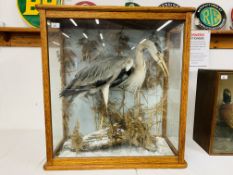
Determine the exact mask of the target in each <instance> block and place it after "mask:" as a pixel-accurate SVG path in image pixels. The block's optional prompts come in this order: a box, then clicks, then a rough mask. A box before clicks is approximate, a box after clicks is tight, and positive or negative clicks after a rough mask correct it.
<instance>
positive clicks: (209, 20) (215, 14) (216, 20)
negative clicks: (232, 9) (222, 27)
mask: <svg viewBox="0 0 233 175" xmlns="http://www.w3.org/2000/svg"><path fill="white" fill-rule="evenodd" d="M211 14H212V15H211ZM200 19H201V21H202V22H203V23H204V24H205V25H207V26H209V27H216V26H217V25H219V24H220V22H221V20H222V15H221V13H220V12H219V11H218V10H217V9H215V8H213V7H209V8H205V9H203V10H202V12H201V13H200Z"/></svg>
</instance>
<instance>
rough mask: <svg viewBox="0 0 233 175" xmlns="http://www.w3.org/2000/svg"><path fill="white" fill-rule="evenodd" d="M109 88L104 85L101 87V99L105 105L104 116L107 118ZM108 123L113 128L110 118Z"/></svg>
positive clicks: (107, 85)
mask: <svg viewBox="0 0 233 175" xmlns="http://www.w3.org/2000/svg"><path fill="white" fill-rule="evenodd" d="M109 86H110V84H109V83H108V84H106V85H104V86H103V88H102V89H101V91H102V93H103V99H104V104H105V109H106V115H107V116H109V112H108V96H109ZM109 121H110V123H111V125H112V126H113V121H112V118H111V117H109Z"/></svg>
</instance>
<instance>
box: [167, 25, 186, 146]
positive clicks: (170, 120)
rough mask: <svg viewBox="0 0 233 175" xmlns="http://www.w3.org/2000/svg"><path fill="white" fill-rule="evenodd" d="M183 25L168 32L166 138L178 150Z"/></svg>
mask: <svg viewBox="0 0 233 175" xmlns="http://www.w3.org/2000/svg"><path fill="white" fill-rule="evenodd" d="M183 30H184V25H183V24H181V25H178V26H177V27H174V28H173V29H172V30H170V31H169V32H168V36H169V40H168V44H169V50H168V54H169V61H168V64H169V80H168V92H167V116H166V117H167V126H166V128H167V133H166V134H165V135H167V138H168V139H169V140H170V141H171V142H172V144H173V146H174V147H175V148H176V150H178V142H179V124H180V100H181V74H182V59H181V58H182V55H183Z"/></svg>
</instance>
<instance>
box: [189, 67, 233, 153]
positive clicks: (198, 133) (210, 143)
mask: <svg viewBox="0 0 233 175" xmlns="http://www.w3.org/2000/svg"><path fill="white" fill-rule="evenodd" d="M222 76H223V78H222ZM224 76H227V77H228V76H229V77H230V76H231V77H232V76H233V71H232V70H218V69H199V70H198V79H197V89H196V104H195V113H194V128H193V140H194V141H195V142H196V143H197V144H199V145H200V146H201V147H202V148H203V149H204V150H205V151H206V152H207V153H208V154H209V155H213V156H214V155H219V156H220V155H224V156H226V155H233V152H224V150H221V149H220V150H217V151H216V149H215V147H216V146H217V145H218V144H219V143H221V141H220V142H216V140H215V137H222V136H216V131H217V129H218V130H219V131H218V133H220V135H222V134H224V130H222V129H221V128H222V127H218V124H219V123H220V122H221V125H223V126H224V127H223V128H229V127H228V126H227V124H226V122H225V121H222V119H221V120H220V121H219V119H220V118H221V117H220V108H221V105H222V104H223V103H222V100H223V99H222V92H223V91H222V89H224V88H230V89H232V85H231V87H225V86H223V83H221V81H225V82H227V81H228V82H229V81H230V80H227V79H225V78H224ZM229 79H230V78H229ZM225 84H226V83H225ZM225 84H224V85H225ZM223 87H224V88H223ZM219 128H220V129H219ZM231 130H232V129H231Z"/></svg>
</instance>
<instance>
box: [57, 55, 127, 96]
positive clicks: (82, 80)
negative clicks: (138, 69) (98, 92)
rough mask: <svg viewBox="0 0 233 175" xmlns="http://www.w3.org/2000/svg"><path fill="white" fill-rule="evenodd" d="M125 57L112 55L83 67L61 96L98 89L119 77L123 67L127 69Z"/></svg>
mask: <svg viewBox="0 0 233 175" xmlns="http://www.w3.org/2000/svg"><path fill="white" fill-rule="evenodd" d="M124 63H125V58H121V57H117V58H116V57H110V58H104V59H101V60H95V61H93V62H91V64H90V65H88V66H86V67H84V68H82V69H81V70H79V71H78V73H77V74H76V75H75V78H74V79H73V80H72V81H71V82H70V84H69V85H68V86H67V87H66V88H65V89H64V90H63V91H62V92H61V94H60V96H69V95H73V94H78V93H81V92H85V91H89V90H94V89H97V88H99V87H101V86H104V85H105V84H107V83H110V81H112V80H111V79H112V78H113V77H116V78H117V77H118V75H119V74H120V72H121V70H122V69H125V68H124V66H123V67H122V65H124Z"/></svg>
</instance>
